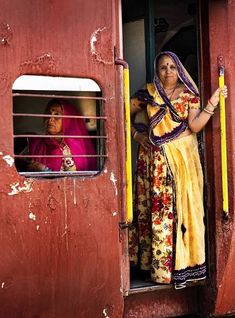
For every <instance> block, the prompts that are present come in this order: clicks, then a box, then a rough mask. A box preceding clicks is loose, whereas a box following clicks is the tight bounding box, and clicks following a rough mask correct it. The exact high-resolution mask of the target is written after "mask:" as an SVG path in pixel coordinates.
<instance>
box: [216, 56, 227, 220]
mask: <svg viewBox="0 0 235 318" xmlns="http://www.w3.org/2000/svg"><path fill="white" fill-rule="evenodd" d="M218 68H219V88H222V87H223V86H224V66H223V58H222V57H221V56H219V57H218ZM219 102H220V134H221V136H220V138H221V139H220V140H221V167H222V195H223V213H224V216H225V217H226V218H227V217H228V212H229V207H228V174H227V138H226V113H225V98H224V96H223V95H222V94H221V93H220V97H219Z"/></svg>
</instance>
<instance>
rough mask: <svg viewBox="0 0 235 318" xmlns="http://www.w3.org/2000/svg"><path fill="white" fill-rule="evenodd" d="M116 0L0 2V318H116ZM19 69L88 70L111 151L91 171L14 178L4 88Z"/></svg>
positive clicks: (73, 73)
mask: <svg viewBox="0 0 235 318" xmlns="http://www.w3.org/2000/svg"><path fill="white" fill-rule="evenodd" d="M117 3H118V1H110V0H97V1H83V0H71V1H62V0H58V1H55V0H50V1H44V0H43V1H36V2H35V4H34V5H33V6H32V1H31V0H25V1H24V4H23V7H22V2H21V1H18V0H12V1H7V0H3V1H1V10H0V41H1V42H2V44H3V45H0V105H1V116H0V136H1V138H0V173H1V178H0V233H1V235H0V246H1V247H4V249H3V250H2V248H1V253H0V254H1V256H0V279H1V280H0V284H1V288H0V292H1V306H0V317H9V318H10V317H22V318H23V317H24V318H32V317H40V318H52V317H53V318H75V317H82V318H90V317H92V318H93V317H95V318H96V317H97V318H98V317H109V318H120V317H121V316H122V311H123V298H122V294H121V292H120V288H121V273H120V268H121V265H120V257H119V253H120V248H121V247H120V242H119V226H118V225H119V221H120V218H121V213H120V211H122V209H121V193H122V191H123V190H122V189H123V185H122V182H121V180H120V176H121V173H120V170H122V166H123V162H124V142H123V137H118V136H117V135H116V131H120V132H122V131H123V132H124V127H123V126H122V122H123V121H122V120H118V118H119V117H120V118H121V116H122V105H121V96H120V87H119V90H118V91H119V93H118V97H117V98H116V89H117V88H116V86H115V85H116V83H117V81H116V80H115V72H116V67H115V66H114V46H116V45H117V43H116V42H117V40H118V39H117V38H115V37H113V34H116V31H115V29H116V21H115V20H112V18H113V17H115V14H114V12H113V9H114V8H115V6H117ZM114 4H115V5H114ZM3 42H4V43H3ZM104 44H105V45H104ZM25 73H26V74H36V75H37V74H43V75H54V76H69V77H88V78H92V79H94V80H96V81H97V82H98V83H99V86H100V87H101V88H102V92H103V95H104V97H105V98H106V99H107V102H106V103H105V110H106V115H107V117H108V120H107V124H106V131H107V135H108V140H107V147H108V148H107V153H108V154H109V158H108V160H107V163H106V166H105V171H104V172H102V173H101V174H100V175H99V176H97V177H95V178H87V179H86V178H84V179H78V178H77V179H76V178H71V179H69V178H64V179H63V178H59V179H25V178H24V177H20V176H19V175H18V173H17V172H16V169H15V167H14V161H13V141H12V131H13V123H12V117H11V116H12V97H11V94H12V91H11V86H12V83H13V82H14V80H15V79H16V78H17V77H18V76H20V75H21V74H25ZM32 107H33V105H32ZM119 169H120V170H119ZM119 188H120V189H121V191H119ZM110 269H112V270H110Z"/></svg>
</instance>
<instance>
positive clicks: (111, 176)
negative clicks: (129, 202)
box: [110, 172, 118, 195]
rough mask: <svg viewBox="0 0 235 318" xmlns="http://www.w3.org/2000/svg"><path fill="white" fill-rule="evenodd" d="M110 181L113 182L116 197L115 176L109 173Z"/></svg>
mask: <svg viewBox="0 0 235 318" xmlns="http://www.w3.org/2000/svg"><path fill="white" fill-rule="evenodd" d="M110 180H111V181H112V182H113V185H114V189H115V194H116V195H117V194H118V190H117V185H116V183H117V179H116V178H115V175H114V173H113V172H111V174H110Z"/></svg>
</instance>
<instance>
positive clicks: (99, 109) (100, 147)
mask: <svg viewBox="0 0 235 318" xmlns="http://www.w3.org/2000/svg"><path fill="white" fill-rule="evenodd" d="M12 96H13V97H14V98H16V97H40V98H41V97H43V98H64V99H87V100H89V99H90V100H96V102H97V104H96V113H97V116H81V115H76V116H75V115H74V116H70V115H50V114H41V113H40V114H35V113H34V114H33V113H17V112H13V114H12V115H13V118H20V117H29V118H50V117H54V118H56V117H60V118H82V119H95V120H97V132H101V131H104V121H105V120H106V119H107V117H106V116H101V113H103V103H101V104H99V101H106V99H105V98H103V97H100V96H99V97H95V96H74V95H72V96H71V95H57V94H56V95H55V94H53V95H52V94H35V93H13V94H12ZM13 137H14V139H16V138H39V137H40V138H48V137H50V138H89V139H93V140H94V139H96V140H97V142H96V148H97V149H96V151H97V152H98V154H96V155H82V154H81V155H72V156H73V157H87V158H89V157H93V158H94V157H95V158H97V160H98V162H97V166H98V169H99V170H98V171H58V172H57V171H47V172H41V171H40V172H19V174H20V175H24V176H30V177H45V176H51V177H57V176H69V175H70V176H72V175H82V176H94V175H96V174H97V173H99V172H100V171H101V169H102V167H103V166H104V160H105V158H107V157H108V155H107V154H105V143H104V141H105V140H106V139H107V136H106V135H95V136H94V135H88V136H71V135H56V136H52V135H42V134H40V135H39V134H36V135H35V134H33V135H32V134H14V135H13ZM36 157H40V158H42V157H48V158H49V157H53V158H56V157H62V158H63V157H66V156H65V155H53V156H50V155H44V156H41V155H38V156H37V155H28V154H25V155H23V154H14V158H36Z"/></svg>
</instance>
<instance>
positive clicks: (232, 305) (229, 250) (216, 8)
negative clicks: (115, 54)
mask: <svg viewBox="0 0 235 318" xmlns="http://www.w3.org/2000/svg"><path fill="white" fill-rule="evenodd" d="M234 18H235V6H234V3H233V2H232V1H210V2H209V41H210V64H211V82H212V87H213V88H214V87H216V86H217V85H218V75H217V74H218V71H217V57H218V56H219V55H222V56H223V57H224V61H225V81H226V84H227V85H228V87H229V98H228V100H227V102H226V113H227V140H228V176H229V177H228V181H229V183H228V186H229V220H228V221H224V220H223V218H222V198H221V165H220V164H219V162H220V148H219V147H220V139H219V116H218V115H217V116H216V117H215V118H214V120H213V147H214V151H213V157H214V176H215V178H214V180H213V183H214V191H215V194H216V195H215V211H214V215H215V218H216V221H215V236H216V241H215V242H216V250H215V251H216V264H215V274H214V276H213V278H214V279H215V291H216V293H215V299H214V314H215V315H224V314H228V313H234V312H235V276H234V274H233V268H234V264H235V248H234V247H235V245H234V243H235V232H234V138H235V136H234V129H233V126H234V119H235V113H234V111H233V107H232V105H233V104H234V102H233V100H234V98H235V94H234V91H235V90H234V88H235V83H234V80H233V73H234V70H235V60H234V54H233V52H234V49H235V44H234V40H233V39H234V36H235V32H234V28H233V26H234Z"/></svg>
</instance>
